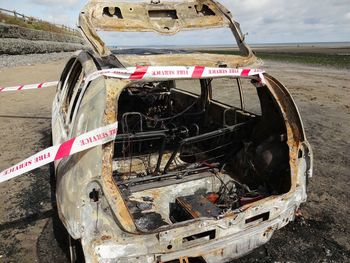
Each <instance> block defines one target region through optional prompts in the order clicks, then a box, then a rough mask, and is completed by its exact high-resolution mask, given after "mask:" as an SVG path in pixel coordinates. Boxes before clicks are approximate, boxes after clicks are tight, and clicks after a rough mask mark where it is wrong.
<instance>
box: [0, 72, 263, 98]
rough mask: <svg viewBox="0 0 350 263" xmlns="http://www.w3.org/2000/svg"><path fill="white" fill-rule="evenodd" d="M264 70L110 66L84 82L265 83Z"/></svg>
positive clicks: (1, 89)
mask: <svg viewBox="0 0 350 263" xmlns="http://www.w3.org/2000/svg"><path fill="white" fill-rule="evenodd" d="M263 73H265V71H264V70H261V69H237V68H210V67H202V66H193V67H184V66H176V67H173V66H163V67H154V66H139V67H130V68H125V69H123V68H112V69H103V70H99V71H96V72H94V73H92V74H90V75H89V76H87V77H86V79H85V84H87V83H89V82H90V81H92V80H94V79H96V78H99V77H101V76H106V77H111V78H120V79H130V80H142V79H168V78H173V79H191V78H193V79H200V78H219V77H250V76H258V77H259V79H260V80H261V82H262V83H264V84H265V80H264V75H263ZM57 84H58V81H51V82H44V83H39V84H30V85H18V86H13V87H0V93H1V92H7V91H21V90H30V89H41V88H47V87H51V86H57Z"/></svg>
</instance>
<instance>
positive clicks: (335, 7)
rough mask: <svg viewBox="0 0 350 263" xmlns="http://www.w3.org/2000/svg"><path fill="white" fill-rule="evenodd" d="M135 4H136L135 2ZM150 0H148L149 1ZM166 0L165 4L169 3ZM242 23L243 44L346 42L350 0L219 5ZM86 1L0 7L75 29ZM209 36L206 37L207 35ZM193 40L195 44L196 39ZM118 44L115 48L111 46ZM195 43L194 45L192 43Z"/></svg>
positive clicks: (222, 35) (27, 1)
mask: <svg viewBox="0 0 350 263" xmlns="http://www.w3.org/2000/svg"><path fill="white" fill-rule="evenodd" d="M135 1H137V0H135ZM147 1H149V0H147ZM168 1H169V0H168ZM219 2H221V3H222V4H224V5H225V6H226V7H227V8H228V9H230V10H231V12H232V14H233V16H234V18H235V20H236V21H238V22H239V23H240V24H241V28H242V31H243V33H248V35H247V37H246V40H247V42H248V43H250V44H257V43H301V42H350V0H321V1H316V0H219ZM85 3H87V0H59V1H57V0H11V1H10V0H0V7H1V8H6V9H10V10H16V11H17V12H20V13H24V14H26V15H28V16H34V17H37V18H41V19H44V20H47V21H49V22H54V23H58V24H65V25H68V26H72V27H74V26H75V24H76V20H77V17H78V15H79V11H80V9H81V8H82V7H83V6H84V4H85ZM207 36H208V35H207ZM228 36H229V34H227V32H225V31H219V32H216V34H214V36H213V35H212V36H211V37H210V38H208V37H206V39H201V41H200V43H201V44H213V43H212V42H215V41H218V40H220V41H221V42H223V43H224V44H227V43H226V42H227V41H229V40H228ZM145 37H146V42H143V43H145V45H152V44H157V43H159V38H154V37H149V35H147V34H146V35H145ZM197 37H198V38H200V34H195V36H188V35H186V34H184V35H180V36H179V37H178V39H175V40H174V41H172V42H171V43H175V44H176V43H177V41H183V40H184V41H185V44H187V43H194V42H195V41H197ZM106 39H107V41H106V42H107V44H109V45H111V44H115V45H125V44H128V43H132V42H133V41H134V40H136V39H138V37H137V36H136V35H134V34H124V35H123V36H122V37H121V38H120V37H119V38H115V36H114V35H112V36H107V37H106ZM195 39H196V40H195ZM116 41H117V42H116ZM112 42H116V43H112ZM195 44H196V43H195Z"/></svg>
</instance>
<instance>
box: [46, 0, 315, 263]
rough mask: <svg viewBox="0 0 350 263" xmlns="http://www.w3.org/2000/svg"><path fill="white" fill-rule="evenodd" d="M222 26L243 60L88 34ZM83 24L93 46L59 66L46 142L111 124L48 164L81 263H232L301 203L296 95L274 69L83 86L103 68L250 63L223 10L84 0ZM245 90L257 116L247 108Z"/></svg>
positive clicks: (304, 147) (205, 2)
mask: <svg viewBox="0 0 350 263" xmlns="http://www.w3.org/2000/svg"><path fill="white" fill-rule="evenodd" d="M225 26H226V27H229V28H230V29H231V31H232V33H233V36H234V37H235V38H236V41H237V44H238V47H239V49H240V51H241V55H240V56H238V55H218V54H207V53H186V52H185V53H178V54H147V55H140V54H139V55H135V54H123V55H120V54H119V55H118V54H117V55H116V54H114V53H113V51H111V50H109V49H108V48H107V47H106V45H105V44H104V43H103V41H102V40H101V39H100V37H99V36H98V35H97V33H96V30H97V29H99V30H110V31H137V32H143V31H152V32H158V33H160V34H165V35H166V34H169V35H171V34H176V33H177V32H180V31H182V30H191V29H196V28H197V29H198V28H213V27H225ZM79 27H80V29H81V31H82V33H83V35H84V36H85V37H86V39H87V41H88V42H89V43H90V44H91V46H92V49H93V51H82V52H80V53H77V54H76V55H75V56H73V57H72V58H71V59H70V60H69V62H68V63H67V65H66V67H65V69H64V71H63V73H62V76H61V79H60V83H59V85H58V89H57V95H56V97H55V100H54V104H53V114H52V116H53V117H52V134H53V143H54V144H58V143H61V142H63V141H65V140H68V139H69V138H72V137H75V136H77V135H80V134H82V133H85V132H87V131H90V130H93V129H96V128H98V127H102V126H105V125H107V124H111V123H114V122H116V121H118V124H119V127H118V135H117V137H116V140H115V141H114V142H112V143H107V144H105V145H103V146H98V147H95V148H92V149H90V150H87V151H84V152H81V153H78V154H75V155H73V156H70V157H68V158H66V159H63V160H60V161H56V162H55V174H56V199H57V208H58V212H59V216H60V219H61V221H62V223H63V224H64V226H65V228H66V229H67V231H68V233H69V235H70V236H71V237H72V239H74V240H78V241H79V242H80V243H81V246H82V248H83V252H84V257H85V261H86V262H120V263H122V262H123V263H124V262H140V263H141V262H142V263H144V262H149V263H151V262H210V263H218V262H229V261H230V260H231V259H234V258H238V257H241V256H243V255H245V254H247V253H249V252H250V251H252V250H253V249H254V248H256V247H258V246H260V245H262V244H264V243H266V242H267V241H268V240H269V239H270V238H271V235H272V234H273V232H274V231H275V230H277V229H279V228H281V227H283V226H285V225H286V224H287V223H288V222H290V221H292V220H293V219H294V217H295V214H296V211H297V210H298V208H299V206H300V204H301V203H302V202H305V201H306V197H307V195H306V185H307V180H308V178H309V177H311V176H312V152H311V148H310V146H309V144H308V142H307V140H306V138H305V134H304V129H303V125H302V121H301V118H300V115H299V112H298V109H297V107H296V105H295V103H294V101H293V99H292V97H291V96H290V94H289V92H288V91H287V89H286V88H285V87H284V86H283V85H282V84H281V83H280V82H279V81H278V80H276V79H275V78H273V77H272V76H270V75H268V74H265V81H266V84H264V85H261V84H258V83H257V82H256V80H255V79H254V78H251V79H249V83H248V82H247V83H248V85H247V86H243V83H244V81H245V80H243V79H241V78H239V77H237V78H229V77H225V78H218V79H204V78H203V79H197V80H193V79H189V80H179V79H176V78H171V77H169V78H168V79H166V80H164V79H162V80H160V79H157V78H156V77H155V78H154V79H152V80H149V79H147V80H130V79H115V78H108V77H100V78H97V79H95V80H93V81H91V82H90V83H89V84H88V85H86V83H84V82H85V78H86V76H88V75H89V74H91V73H93V72H95V71H97V70H100V69H106V68H124V67H130V66H135V65H137V66H142V65H147V66H193V65H200V66H204V67H221V68H223V67H230V68H237V67H250V66H254V65H257V63H259V61H258V59H257V58H256V57H255V55H254V53H253V52H252V51H251V49H250V48H249V47H248V46H247V45H246V44H245V42H244V37H243V35H242V33H241V31H240V29H239V25H238V24H237V23H236V22H235V21H234V20H233V18H232V16H231V14H230V12H229V11H228V10H227V9H226V8H225V7H223V6H222V5H220V4H219V3H217V2H216V1H213V0H181V1H178V2H174V1H173V2H170V1H169V2H164V1H162V0H160V1H159V0H152V1H149V2H148V3H135V2H131V1H130V2H129V1H117V2H112V1H94V0H93V1H90V2H89V3H88V4H87V6H86V7H85V8H84V9H83V11H82V12H81V14H80V17H79ZM195 85H197V86H198V88H197V89H196V90H194V88H193V86H195ZM228 86H229V87H228ZM234 86H236V89H237V92H238V93H237V94H238V96H237V97H236V98H233V97H232V98H231V97H230V96H229V95H227V94H226V93H225V90H226V89H227V88H232V90H233V89H234ZM249 92H255V93H256V96H257V101H255V102H254V103H255V104H254V105H255V106H256V107H257V109H258V111H257V113H255V112H251V111H249V110H247V109H246V108H245V103H247V102H249V100H248V101H244V94H245V93H249ZM215 94H217V95H218V96H219V97H220V96H221V99H223V101H218V100H216V99H214V96H216V95H215ZM235 99H236V101H237V104H238V105H231V104H230V102H231V101H233V100H235ZM73 254H74V253H73ZM74 260H75V259H74V256H73V257H72V261H74Z"/></svg>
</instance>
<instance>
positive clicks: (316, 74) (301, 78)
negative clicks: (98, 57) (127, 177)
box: [0, 61, 350, 262]
mask: <svg viewBox="0 0 350 263" xmlns="http://www.w3.org/2000/svg"><path fill="white" fill-rule="evenodd" d="M64 62H65V61H56V62H52V63H49V64H45V65H32V66H23V67H17V68H11V69H1V70H0V84H1V86H9V85H16V84H21V83H37V82H41V81H51V80H57V79H58V76H59V74H60V72H61V71H62V69H63V66H64ZM265 68H266V69H267V70H268V71H269V73H271V74H272V75H273V76H275V77H277V78H278V79H280V80H281V81H282V82H283V83H284V84H286V86H287V87H288V88H289V90H290V92H291V93H292V95H293V97H294V98H295V100H296V102H297V104H298V106H299V108H300V111H301V114H302V117H303V120H304V124H305V129H306V132H307V136H308V139H309V141H310V142H311V144H312V146H313V148H314V155H315V171H314V178H313V179H312V180H311V181H310V185H309V200H308V202H307V203H306V204H305V205H303V206H302V213H303V216H302V217H300V218H298V219H297V220H296V221H295V222H293V223H290V224H289V225H288V226H287V227H286V228H284V229H282V230H280V231H277V232H276V233H275V235H274V236H273V238H272V240H271V241H270V242H269V243H268V244H267V245H265V246H263V247H261V248H259V249H257V250H255V251H254V252H253V253H252V254H250V255H248V256H246V257H244V258H242V259H239V260H237V262H276V261H278V262H287V261H288V262H350V220H349V217H350V212H349V208H350V201H349V200H350V194H349V190H350V182H349V175H350V172H349V168H350V157H349V156H350V155H349V151H350V72H349V71H345V70H344V71H342V70H335V69H327V68H321V67H319V68H318V67H310V66H302V65H297V64H283V63H276V62H267V63H266V65H265ZM54 93H55V91H54V89H53V88H48V89H45V90H40V91H37V90H36V91H25V92H17V93H6V94H5V93H2V94H0V127H1V129H0V149H1V150H0V170H3V169H5V168H7V167H9V166H11V165H12V164H15V163H17V162H19V161H21V160H23V159H24V158H26V157H28V156H30V155H32V154H34V153H35V152H37V151H38V150H41V149H44V148H46V147H47V146H48V145H49V143H50V135H49V134H50V113H51V102H52V99H53V96H54ZM0 193H1V198H2V202H1V203H0V262H65V257H64V254H63V253H62V250H61V248H60V247H59V245H58V244H57V242H56V240H55V239H54V235H53V231H52V217H53V214H54V213H53V211H52V206H51V199H50V185H49V168H48V167H47V166H45V167H42V168H39V169H37V170H35V171H33V172H31V173H29V174H28V175H25V176H21V177H18V178H16V179H12V180H10V181H8V182H5V183H3V184H0Z"/></svg>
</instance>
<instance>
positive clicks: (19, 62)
mask: <svg viewBox="0 0 350 263" xmlns="http://www.w3.org/2000/svg"><path fill="white" fill-rule="evenodd" d="M73 53H74V52H59V53H44V54H27V55H0V69H3V68H14V67H18V66H31V65H35V64H46V63H49V62H52V61H58V60H62V59H68V58H70V57H71V56H72V54H73ZM0 72H1V71H0Z"/></svg>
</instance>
